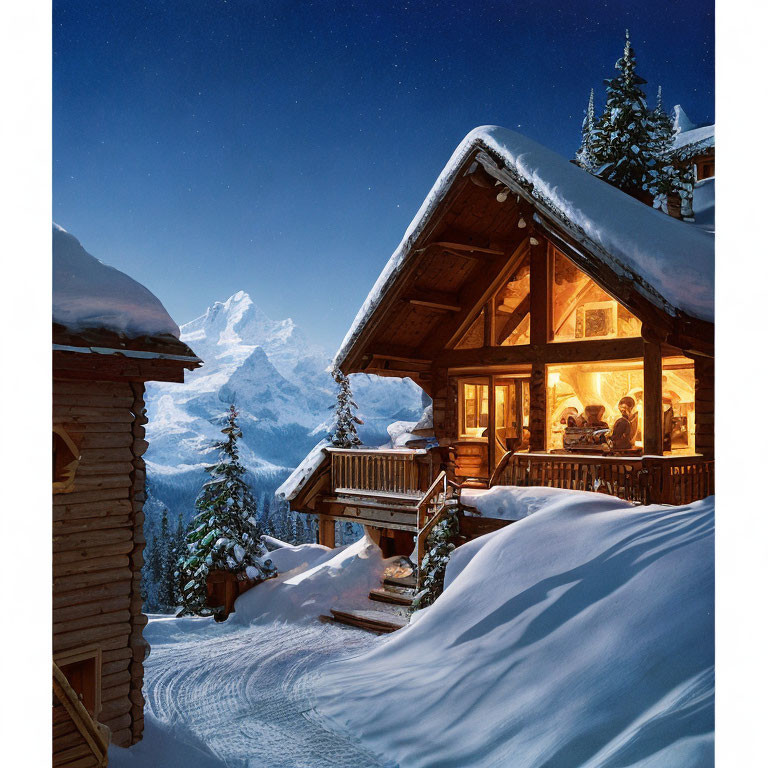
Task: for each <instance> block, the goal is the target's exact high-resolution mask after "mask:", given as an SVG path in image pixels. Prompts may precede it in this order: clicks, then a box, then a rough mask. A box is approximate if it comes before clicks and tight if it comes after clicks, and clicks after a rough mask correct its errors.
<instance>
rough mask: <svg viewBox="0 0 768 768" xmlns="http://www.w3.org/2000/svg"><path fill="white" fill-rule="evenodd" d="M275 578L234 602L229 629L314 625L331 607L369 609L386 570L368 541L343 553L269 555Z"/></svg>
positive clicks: (296, 550) (295, 550)
mask: <svg viewBox="0 0 768 768" xmlns="http://www.w3.org/2000/svg"><path fill="white" fill-rule="evenodd" d="M269 558H270V560H272V562H273V564H274V565H275V567H276V568H277V569H278V572H279V574H280V575H279V576H277V578H275V579H269V580H268V581H264V582H262V583H261V584H257V585H256V586H255V587H254V588H253V589H250V590H249V591H248V592H246V593H245V594H244V595H242V596H241V597H239V598H238V599H237V600H236V601H235V614H234V615H233V616H232V617H231V618H230V621H232V622H233V623H238V624H243V623H249V622H253V621H258V622H260V623H262V622H267V621H284V622H300V621H315V620H316V619H317V617H318V616H320V614H327V613H328V611H329V610H330V608H331V606H335V605H336V604H340V605H343V606H344V607H345V608H364V607H368V608H369V607H370V605H369V604H368V593H369V592H370V591H371V589H373V588H374V587H380V586H381V577H382V573H383V571H384V569H385V568H386V567H387V564H388V563H390V562H392V561H394V560H398V559H399V558H393V559H392V560H385V559H384V558H383V557H382V556H381V550H380V549H379V547H378V546H376V544H374V543H373V542H372V541H371V540H370V539H369V538H368V537H367V536H363V537H362V538H361V539H359V540H358V541H356V542H354V543H353V544H349V545H348V546H346V547H337V548H336V549H328V547H323V546H321V545H319V544H302V545H301V546H297V547H292V546H289V547H284V548H280V549H275V550H273V551H272V552H270V553H269Z"/></svg>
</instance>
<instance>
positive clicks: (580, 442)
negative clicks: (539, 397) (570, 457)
mask: <svg viewBox="0 0 768 768" xmlns="http://www.w3.org/2000/svg"><path fill="white" fill-rule="evenodd" d="M642 447H643V363H642V361H635V360H627V361H616V362H603V363H598V362H596V363H574V364H571V365H549V366H547V448H548V450H550V451H564V452H575V453H598V454H617V455H632V454H634V453H638V454H639V453H641V452H642Z"/></svg>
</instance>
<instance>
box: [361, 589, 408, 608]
mask: <svg viewBox="0 0 768 768" xmlns="http://www.w3.org/2000/svg"><path fill="white" fill-rule="evenodd" d="M368 597H370V599H371V600H375V601H376V602H379V603H391V604H392V605H410V604H411V603H412V602H413V594H412V593H408V592H395V591H394V590H389V589H372V590H371V591H370V592H369V593H368Z"/></svg>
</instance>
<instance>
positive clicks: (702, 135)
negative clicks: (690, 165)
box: [671, 125, 715, 155]
mask: <svg viewBox="0 0 768 768" xmlns="http://www.w3.org/2000/svg"><path fill="white" fill-rule="evenodd" d="M714 146H715V126H714V125H704V126H702V127H701V128H692V129H691V130H690V131H681V132H680V133H678V134H676V135H675V137H674V139H673V140H672V150H671V151H672V152H673V153H675V154H678V153H680V152H682V151H684V152H685V154H687V155H692V154H698V153H699V152H703V151H704V150H705V149H709V148H710V147H714Z"/></svg>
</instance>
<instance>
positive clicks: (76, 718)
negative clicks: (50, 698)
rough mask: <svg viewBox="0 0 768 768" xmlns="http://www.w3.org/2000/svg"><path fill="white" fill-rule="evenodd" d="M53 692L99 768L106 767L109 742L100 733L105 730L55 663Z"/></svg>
mask: <svg viewBox="0 0 768 768" xmlns="http://www.w3.org/2000/svg"><path fill="white" fill-rule="evenodd" d="M53 692H54V694H55V695H56V698H57V699H58V700H59V701H60V702H61V704H62V706H63V707H64V709H65V710H66V711H67V714H68V715H69V717H70V719H71V720H72V722H73V723H74V725H75V728H77V730H78V732H79V733H80V735H81V736H82V737H83V738H84V739H85V741H86V743H87V744H88V746H89V747H90V749H91V752H93V754H94V757H95V758H96V759H97V760H98V762H99V766H106V765H107V748H108V746H109V742H108V739H107V737H106V736H105V735H104V733H103V731H102V729H104V730H106V728H105V727H104V726H103V725H101V724H100V723H97V722H96V721H95V720H94V719H93V718H92V717H91V715H90V714H89V712H88V710H87V709H86V708H85V706H84V705H83V702H82V701H80V699H79V698H78V696H77V694H76V693H75V691H74V689H73V688H72V686H71V685H70V684H69V681H68V680H67V678H66V677H65V675H64V673H63V672H62V671H61V669H59V666H58V664H56V662H55V661H54V662H53Z"/></svg>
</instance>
